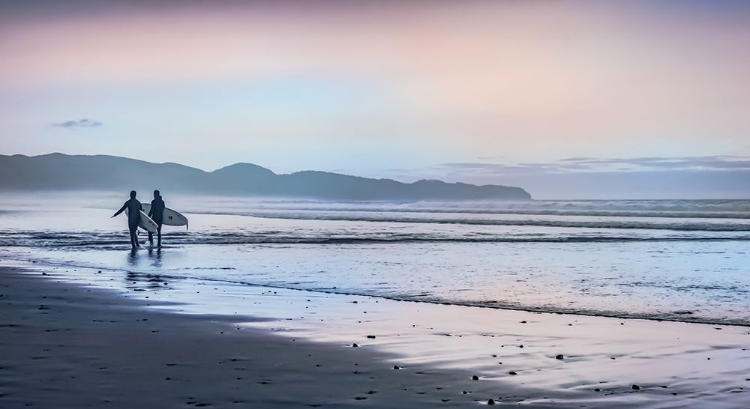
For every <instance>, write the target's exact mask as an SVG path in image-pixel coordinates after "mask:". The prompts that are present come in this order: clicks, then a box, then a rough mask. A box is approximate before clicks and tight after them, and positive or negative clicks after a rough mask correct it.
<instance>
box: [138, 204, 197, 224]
mask: <svg viewBox="0 0 750 409" xmlns="http://www.w3.org/2000/svg"><path fill="white" fill-rule="evenodd" d="M149 210H151V205H150V204H145V203H144V204H143V211H144V212H146V214H148V211H149ZM162 219H163V220H162V224H166V225H167V226H187V225H188V219H187V217H185V216H183V215H182V214H181V213H180V212H176V211H174V210H172V209H170V208H168V207H165V208H164V214H163V215H162Z"/></svg>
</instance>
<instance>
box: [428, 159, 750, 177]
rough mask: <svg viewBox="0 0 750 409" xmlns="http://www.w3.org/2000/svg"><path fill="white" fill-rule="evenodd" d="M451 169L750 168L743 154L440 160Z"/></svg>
mask: <svg viewBox="0 0 750 409" xmlns="http://www.w3.org/2000/svg"><path fill="white" fill-rule="evenodd" d="M440 167H441V168H442V169H449V170H450V171H451V172H461V173H473V174H483V175H519V174H540V173H545V174H549V173H579V172H587V173H590V172H612V171H622V172H628V171H659V170H673V171H680V170H707V171H720V170H750V158H748V157H743V156H690V157H642V158H590V157H578V158H566V159H561V160H559V161H555V162H546V163H519V164H513V165H508V164H502V163H486V162H453V163H443V164H442V165H440Z"/></svg>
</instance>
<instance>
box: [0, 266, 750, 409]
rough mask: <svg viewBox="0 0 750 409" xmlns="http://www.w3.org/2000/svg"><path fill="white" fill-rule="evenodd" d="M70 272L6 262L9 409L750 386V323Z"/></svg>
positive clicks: (438, 401)
mask: <svg viewBox="0 0 750 409" xmlns="http://www.w3.org/2000/svg"><path fill="white" fill-rule="evenodd" d="M84 273H85V274H92V273H91V272H84ZM79 274H83V273H79ZM62 278H63V275H58V274H57V273H55V272H53V271H51V269H47V270H44V271H43V270H20V269H18V268H10V267H3V268H2V270H1V271H0V289H2V291H0V294H1V295H0V301H1V302H2V305H3V308H2V309H1V310H0V331H1V333H2V336H1V337H0V344H2V348H0V351H2V352H0V406H2V407H3V408H17V407H30V406H31V407H44V408H47V407H55V408H81V407H122V408H126V407H127V408H132V407H142V408H148V407H209V406H210V407H286V408H295V407H378V408H380V407H393V408H403V407H436V406H437V407H470V406H471V405H476V404H487V403H488V402H489V403H490V404H492V403H495V404H496V405H508V404H513V405H517V404H522V405H526V406H530V407H556V408H560V407H564V408H567V407H607V408H612V407H622V408H645V407H653V408H678V407H696V408H698V407H712V408H742V407H745V403H746V402H747V399H748V398H747V396H750V395H748V394H747V391H748V390H749V389H748V388H750V352H748V350H747V349H748V348H749V347H750V330H748V328H746V327H732V326H709V325H699V324H685V323H668V322H654V321H642V320H617V319H611V318H601V317H582V316H581V317H579V316H568V315H559V314H536V313H527V312H520V311H504V310H495V309H488V308H471V307H458V306H449V305H433V304H425V303H411V302H409V303H406V302H396V301H389V300H383V299H380V300H378V299H373V298H370V297H357V296H342V295H320V294H318V295H316V294H314V293H312V292H304V291H292V290H281V289H278V290H274V291H271V290H269V289H268V288H255V287H250V286H237V287H231V286H230V287H224V288H221V287H213V288H212V289H213V290H214V291H216V292H221V293H222V294H224V295H223V296H222V297H223V298H224V299H225V300H226V306H233V307H234V308H235V309H238V310H241V311H242V310H244V311H246V310H247V306H250V308H249V309H254V310H255V311H256V314H254V315H251V314H233V313H229V312H228V310H227V311H222V309H221V308H220V307H219V308H214V310H216V311H220V312H221V314H212V315H206V314H198V313H197V312H199V311H200V310H201V308H202V307H201V306H200V305H199V303H196V304H195V305H185V304H177V303H175V302H174V300H176V299H179V297H177V296H176V294H179V292H180V291H192V292H195V291H194V290H195V289H196V288H200V287H199V286H200V285H202V284H205V283H197V284H196V283H194V284H188V283H184V284H182V288H181V289H179V288H178V289H176V290H173V291H174V292H157V291H151V292H149V291H148V290H147V288H148V287H143V286H141V287H138V286H134V287H132V288H131V295H133V296H135V297H130V296H123V294H122V293H118V292H116V291H113V290H107V289H102V288H101V287H98V288H95V287H91V286H81V285H80V284H73V283H71V282H69V281H64V280H62ZM134 283H136V282H134ZM154 287H155V286H154ZM144 289H145V291H144ZM188 289H189V290H188ZM271 293H272V294H273V296H269V294H271ZM144 294H150V296H149V295H144ZM148 297H151V298H148ZM170 298H173V300H172V301H171V302H170V301H169V300H170ZM282 305H283V306H282ZM280 309H282V310H283V312H281V313H280V312H279V310H280ZM178 311H182V312H183V313H178ZM272 311H276V313H275V314H273V313H271V312H272ZM305 314H307V315H305ZM274 315H276V316H274ZM280 316H287V317H289V318H284V319H280ZM291 317H294V318H291ZM363 320H364V321H363ZM354 345H356V347H354ZM396 368H398V369H396ZM490 399H492V401H490Z"/></svg>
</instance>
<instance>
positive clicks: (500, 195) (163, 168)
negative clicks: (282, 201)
mask: <svg viewBox="0 0 750 409" xmlns="http://www.w3.org/2000/svg"><path fill="white" fill-rule="evenodd" d="M0 174H2V175H3V177H2V178H0V190H3V191H32V190H58V191H59V190H106V191H123V190H131V189H136V190H139V189H140V190H145V191H148V190H151V189H155V188H156V189H161V190H163V191H165V192H166V191H169V192H170V193H193V194H209V195H210V194H216V195H241V196H279V197H300V198H314V199H323V200H487V199H506V200H528V199H531V196H530V195H529V194H528V193H527V192H526V191H525V190H523V189H521V188H518V187H509V186H496V185H485V186H476V185H471V184H466V183H446V182H443V181H439V180H420V181H418V182H414V183H402V182H398V181H395V180H392V179H369V178H363V177H359V176H351V175H344V174H340V173H332V172H323V171H315V170H306V171H301V172H295V173H291V174H285V175H279V174H276V173H274V172H273V171H271V170H269V169H266V168H264V167H262V166H258V165H255V164H251V163H236V164H234V165H229V166H226V167H223V168H221V169H217V170H215V171H213V172H205V171H203V170H200V169H196V168H192V167H189V166H185V165H181V164H179V163H162V164H157V163H151V162H146V161H141V160H136V159H128V158H123V157H118V156H108V155H94V156H85V155H65V154H61V153H52V154H48V155H40V156H31V157H30V156H25V155H13V156H5V155H0Z"/></svg>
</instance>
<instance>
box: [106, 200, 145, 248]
mask: <svg viewBox="0 0 750 409" xmlns="http://www.w3.org/2000/svg"><path fill="white" fill-rule="evenodd" d="M125 209H128V229H129V230H130V244H131V245H132V246H133V249H135V248H136V247H139V245H138V237H137V236H136V234H135V233H136V230H138V222H139V221H141V209H143V206H141V202H139V201H138V200H136V198H135V190H131V191H130V200H128V201H127V202H125V204H124V205H122V207H121V208H120V210H118V211H117V213H115V214H113V215H112V217H115V216H117V215H118V214H120V213H122V212H123V211H124V210H125Z"/></svg>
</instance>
